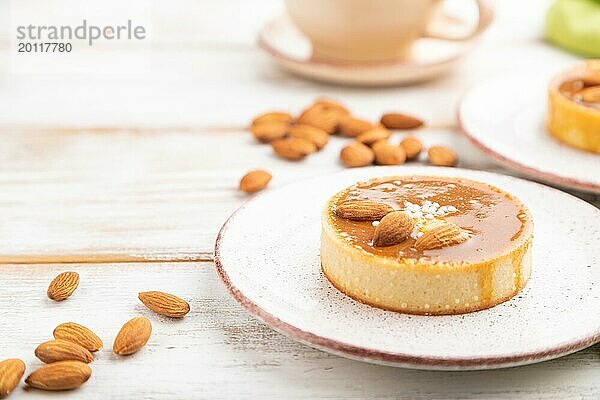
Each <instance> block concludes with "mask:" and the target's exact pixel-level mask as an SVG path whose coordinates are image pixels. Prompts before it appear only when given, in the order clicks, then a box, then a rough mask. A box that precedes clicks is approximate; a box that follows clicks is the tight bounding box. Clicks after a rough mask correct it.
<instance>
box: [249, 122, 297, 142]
mask: <svg viewBox="0 0 600 400" xmlns="http://www.w3.org/2000/svg"><path fill="white" fill-rule="evenodd" d="M288 129H289V124H288V123H287V122H279V121H271V122H261V123H258V124H254V125H252V127H251V128H250V131H251V132H252V134H253V135H254V137H255V138H256V139H257V140H258V141H261V142H263V143H269V142H271V141H273V140H276V139H281V138H283V137H285V136H286V135H287V133H288Z"/></svg>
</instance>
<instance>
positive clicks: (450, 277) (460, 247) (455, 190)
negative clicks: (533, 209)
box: [321, 176, 533, 315]
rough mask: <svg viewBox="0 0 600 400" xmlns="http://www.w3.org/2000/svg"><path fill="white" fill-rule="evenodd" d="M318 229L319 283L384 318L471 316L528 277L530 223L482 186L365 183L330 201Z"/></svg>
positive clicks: (507, 198) (514, 205) (429, 180)
mask: <svg viewBox="0 0 600 400" xmlns="http://www.w3.org/2000/svg"><path fill="white" fill-rule="evenodd" d="M321 219H322V232H321V265H322V269H323V273H324V274H325V276H326V277H327V278H328V279H329V281H330V282H331V283H332V284H333V285H334V286H335V287H336V288H338V289H339V290H340V291H342V292H343V293H345V294H346V295H348V296H350V297H352V298H354V299H356V300H358V301H361V302H363V303H366V304H370V305H372V306H375V307H379V308H383V309H386V310H392V311H399V312H405V313H412V314H425V315H430V314H432V315H433V314H460V313H467V312H472V311H477V310H481V309H485V308H489V307H492V306H494V305H496V304H499V303H501V302H504V301H506V300H508V299H510V298H511V297H513V296H514V295H515V294H517V293H518V292H519V291H520V290H521V289H522V288H523V287H524V286H525V285H526V283H527V280H528V279H529V276H530V274H531V244H532V240H533V222H532V218H531V214H530V213H529V211H528V209H527V207H525V205H524V204H523V203H522V202H521V201H520V200H518V199H517V198H516V197H514V196H512V195H511V194H509V193H507V192H505V191H503V190H501V189H498V188H496V187H494V186H491V185H488V184H485V183H480V182H476V181H472V180H468V179H463V178H451V177H439V176H395V177H386V178H375V179H371V180H369V181H368V182H359V183H357V184H355V185H353V186H350V187H349V188H347V189H344V190H342V191H341V192H339V193H337V194H335V195H334V196H333V197H332V198H330V199H329V201H328V202H327V204H326V206H325V207H324V209H323V213H322V218H321Z"/></svg>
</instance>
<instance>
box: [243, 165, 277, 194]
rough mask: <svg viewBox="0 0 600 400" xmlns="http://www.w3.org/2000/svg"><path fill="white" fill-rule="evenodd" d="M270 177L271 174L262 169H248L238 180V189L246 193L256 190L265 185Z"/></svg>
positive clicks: (261, 188)
mask: <svg viewBox="0 0 600 400" xmlns="http://www.w3.org/2000/svg"><path fill="white" fill-rule="evenodd" d="M271 178H272V176H271V174H270V173H268V172H267V171H264V170H262V169H256V170H254V171H250V172H248V173H247V174H246V175H244V176H243V177H242V179H241V180H240V190H241V191H242V192H246V193H254V192H258V191H260V190H263V189H264V188H266V187H267V185H268V184H269V181H270V180H271Z"/></svg>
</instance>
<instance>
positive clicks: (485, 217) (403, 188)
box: [329, 176, 532, 263]
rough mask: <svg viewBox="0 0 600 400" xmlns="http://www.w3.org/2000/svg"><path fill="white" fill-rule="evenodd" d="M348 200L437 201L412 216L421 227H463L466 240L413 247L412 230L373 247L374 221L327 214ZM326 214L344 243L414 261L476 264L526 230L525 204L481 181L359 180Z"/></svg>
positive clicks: (404, 205)
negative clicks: (399, 238) (434, 206)
mask: <svg viewBox="0 0 600 400" xmlns="http://www.w3.org/2000/svg"><path fill="white" fill-rule="evenodd" d="M348 200H369V201H373V202H379V203H383V204H386V205H389V206H391V207H392V208H393V209H394V210H408V209H409V208H412V209H414V207H415V206H423V205H424V204H432V203H433V204H437V207H439V208H438V210H439V211H440V212H439V213H434V214H435V215H432V214H429V213H428V212H425V214H424V215H423V216H422V217H419V215H421V214H418V215H416V216H415V218H416V219H419V218H420V220H421V221H422V222H423V224H422V225H421V226H422V227H423V228H424V229H426V228H427V225H431V222H435V221H442V220H445V221H447V222H450V223H453V224H456V225H457V226H459V227H461V228H462V229H465V230H466V231H468V232H469V239H468V240H466V241H464V242H462V243H458V244H455V245H452V246H447V247H441V248H436V249H422V250H417V248H416V247H415V242H416V240H417V238H418V235H419V233H418V232H415V233H414V234H413V235H411V236H410V237H408V238H407V239H406V240H404V241H403V242H401V243H399V244H396V245H393V246H388V247H376V246H374V245H373V236H374V232H375V227H376V225H377V222H371V221H352V220H349V219H344V218H340V217H339V216H336V215H335V213H334V212H333V210H334V209H335V207H337V206H338V205H339V204H342V203H343V202H344V201H348ZM425 207H427V206H425ZM448 210H450V211H448ZM408 212H409V213H410V210H409V211H408ZM417 213H420V211H419V212H417ZM329 215H330V218H331V219H332V222H333V225H334V226H335V227H336V229H337V231H338V232H339V234H340V235H341V236H342V237H343V238H344V239H345V240H347V241H348V243H349V244H351V245H354V246H357V247H359V248H362V249H363V250H365V251H367V252H369V253H372V254H376V255H380V256H387V257H392V258H413V259H418V260H419V261H420V262H428V261H431V262H458V263H460V262H463V261H464V262H481V261H483V260H486V259H489V258H490V257H492V258H493V257H497V256H501V255H503V254H506V253H507V252H509V251H510V248H511V247H512V246H511V244H512V243H513V242H515V241H524V240H526V237H524V235H523V233H524V232H530V231H531V229H532V222H531V220H530V219H529V218H527V215H528V213H527V211H526V208H525V206H524V205H523V204H522V203H521V202H520V201H519V200H518V199H516V198H514V197H513V196H511V195H510V194H508V193H506V192H504V191H502V190H500V189H498V188H495V187H493V186H491V185H487V184H484V183H479V182H475V181H471V180H468V179H461V178H448V177H427V176H412V177H391V178H380V179H374V180H371V181H369V182H366V183H359V184H357V185H354V186H352V187H350V188H348V189H347V190H345V191H344V192H342V193H340V194H339V195H338V196H337V197H336V198H335V199H334V201H333V202H332V204H331V210H330V213H329ZM413 215H415V214H414V213H413Z"/></svg>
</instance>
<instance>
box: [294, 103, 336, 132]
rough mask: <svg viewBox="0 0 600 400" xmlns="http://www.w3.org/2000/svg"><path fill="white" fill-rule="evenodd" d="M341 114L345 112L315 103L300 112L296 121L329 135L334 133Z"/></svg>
mask: <svg viewBox="0 0 600 400" xmlns="http://www.w3.org/2000/svg"><path fill="white" fill-rule="evenodd" d="M342 115H345V114H343V113H342V112H341V111H339V110H338V109H336V108H331V107H327V106H325V105H323V104H315V105H313V106H311V107H309V108H308V109H307V110H305V111H304V112H302V114H300V116H299V117H298V123H299V124H305V125H310V126H314V127H315V128H319V129H322V130H324V131H325V132H327V133H328V134H330V135H331V134H333V133H335V131H336V129H337V126H338V120H339V119H340V117H341V116H342Z"/></svg>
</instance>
